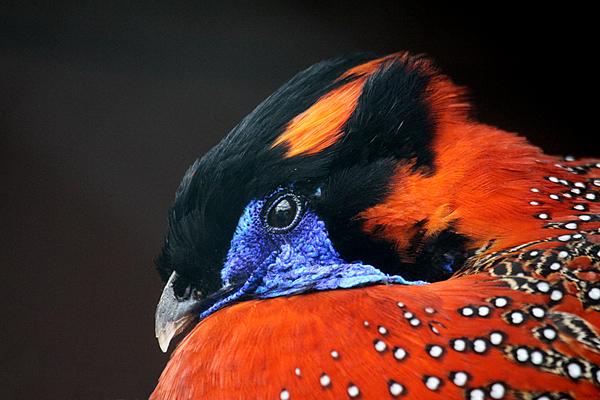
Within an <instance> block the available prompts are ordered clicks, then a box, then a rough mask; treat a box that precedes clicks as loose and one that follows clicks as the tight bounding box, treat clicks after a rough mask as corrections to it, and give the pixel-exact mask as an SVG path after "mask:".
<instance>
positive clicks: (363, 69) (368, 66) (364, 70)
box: [339, 53, 408, 79]
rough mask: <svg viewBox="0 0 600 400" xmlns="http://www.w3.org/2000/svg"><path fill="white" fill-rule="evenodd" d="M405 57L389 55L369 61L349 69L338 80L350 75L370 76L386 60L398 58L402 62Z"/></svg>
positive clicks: (401, 54) (402, 54) (396, 54)
mask: <svg viewBox="0 0 600 400" xmlns="http://www.w3.org/2000/svg"><path fill="white" fill-rule="evenodd" d="M407 57H408V54H407V53H394V54H390V55H389V56H385V57H382V58H378V59H377V60H373V61H369V62H367V63H364V64H360V65H357V66H356V67H354V68H350V69H349V70H348V71H346V72H345V73H344V74H343V75H342V76H340V78H339V79H343V78H347V77H349V76H352V75H356V76H363V75H370V74H372V73H373V72H375V71H376V70H377V69H378V68H379V67H380V66H381V64H383V63H384V62H385V61H387V60H391V59H393V58H400V59H403V60H404V59H406V58H407Z"/></svg>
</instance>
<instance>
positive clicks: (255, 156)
mask: <svg viewBox="0 0 600 400" xmlns="http://www.w3.org/2000/svg"><path fill="white" fill-rule="evenodd" d="M462 95H463V91H462V89H460V88H459V87H457V86H455V85H454V84H452V82H451V81H450V80H449V79H448V78H447V77H445V76H444V75H441V74H440V73H439V72H438V71H437V69H436V68H435V67H434V66H433V65H432V63H431V62H430V61H428V60H426V59H424V58H422V57H413V56H409V55H408V54H404V53H401V54H393V55H390V56H387V57H383V58H377V57H375V56H372V55H366V54H354V55H349V56H343V57H338V58H334V59H331V60H328V61H324V62H321V63H318V64H316V65H314V66H312V67H310V68H308V69H307V70H305V71H303V72H301V73H299V74H298V75H296V76H295V77H294V78H293V79H291V80H290V81H289V82H288V83H286V84H285V85H283V86H282V87H281V88H280V89H279V90H277V91H276V92H275V93H274V94H273V95H271V96H270V97H269V98H267V99H266V100H265V101H264V102H263V103H262V104H260V105H259V106H258V107H257V108H256V109H255V110H254V111H253V112H252V113H251V114H249V115H248V116H247V117H246V118H244V119H243V120H242V121H241V123H240V124H239V125H238V126H236V127H235V128H234V129H233V130H232V131H231V132H230V133H229V135H227V137H225V138H224V139H223V141H222V142H221V143H219V144H218V145H217V146H216V147H214V148H213V149H212V150H210V151H209V152H208V153H206V155H205V156H204V157H203V158H202V159H200V160H199V161H196V162H195V163H194V165H192V167H191V168H190V169H189V170H188V171H187V173H186V174H185V177H184V179H183V182H182V183H181V185H180V187H179V189H178V190H177V193H176V198H175V202H174V203H173V205H172V206H171V208H170V210H169V216H168V223H169V225H168V230H167V235H166V238H165V244H164V247H163V250H162V253H161V254H160V256H159V257H158V259H157V260H156V265H157V269H158V272H159V273H160V276H161V278H162V279H163V281H165V282H166V286H165V289H164V291H163V294H162V296H161V300H160V302H159V305H158V308H157V313H156V334H157V337H158V338H159V342H160V345H161V348H162V349H163V351H166V349H167V347H168V344H169V342H170V340H171V338H172V337H173V336H174V335H175V334H177V333H179V332H181V331H182V330H183V329H184V328H185V326H187V325H188V324H189V323H190V322H198V321H200V320H202V319H203V318H206V317H208V316H209V315H211V314H212V313H215V312H217V311H218V310H219V309H221V308H223V307H226V306H227V305H229V304H232V303H234V302H239V301H244V300H248V299H268V298H272V297H277V296H289V295H296V294H299V293H305V292H307V291H318V290H331V289H340V288H352V287H356V286H363V285H372V284H425V283H430V282H435V281H439V280H444V279H447V278H449V277H450V276H451V275H452V274H453V273H455V272H456V270H457V269H459V268H460V267H461V266H462V264H463V263H464V260H465V259H466V257H467V256H468V253H469V251H471V249H473V248H474V247H476V246H475V245H474V243H479V242H480V241H481V240H482V238H481V237H480V236H481V235H479V236H478V233H477V229H475V228H473V229H470V230H469V229H462V226H461V221H462V220H463V218H462V217H464V216H463V215H461V214H460V212H459V208H460V207H458V206H457V205H456V204H455V202H454V200H453V193H454V192H455V189H454V188H455V186H456V185H457V184H458V180H459V176H464V175H466V172H465V171H463V170H461V167H460V166H461V165H464V164H465V163H466V162H467V161H465V159H466V158H468V157H466V156H465V155H464V154H460V151H459V150H457V151H456V152H455V153H456V155H455V156H454V158H456V160H446V161H444V160H440V158H439V157H438V153H439V152H440V149H441V148H448V147H451V148H455V147H456V146H459V147H460V146H461V145H460V143H461V140H463V141H464V140H466V139H465V138H468V137H470V136H469V135H470V133H469V132H470V131H471V130H472V129H471V130H470V129H469V128H468V127H469V122H468V117H467V106H466V105H465V102H464V101H463V99H462ZM450 136H456V137H458V138H459V139H458V141H457V140H454V139H452V140H448V137H450ZM471 136H473V137H476V136H475V135H471ZM511 138H512V136H511ZM513 139H514V138H513ZM513 139H511V140H513ZM474 140H475V139H474ZM484 140H485V141H488V142H490V141H491V142H493V141H494V140H493V139H491V138H490V137H488V138H485V139H484ZM454 142H458V143H459V145H454V144H452V143H454ZM462 146H467V145H465V144H462ZM483 147H485V146H483ZM446 153H447V154H451V153H452V151H446ZM444 162H445V163H446V164H444ZM452 163H454V165H457V167H456V168H457V169H456V170H454V169H453V168H450V167H447V166H446V165H450V164H452ZM475 169H477V167H476V166H475ZM480 173H481V171H480ZM436 182H437V183H436ZM432 185H435V188H433V186H432ZM418 188H422V189H419V190H417V189H418ZM402 196H412V199H413V200H412V201H405V202H404V203H403V204H400V205H398V201H403V200H401V199H402ZM467 198H468V196H467ZM391 202H396V203H394V204H393V207H392V205H391V204H392V203H391ZM461 229H462V230H461Z"/></svg>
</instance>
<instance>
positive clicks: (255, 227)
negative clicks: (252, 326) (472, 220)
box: [200, 200, 427, 319]
mask: <svg viewBox="0 0 600 400" xmlns="http://www.w3.org/2000/svg"><path fill="white" fill-rule="evenodd" d="M265 204H267V201H266V200H254V201H252V202H250V204H249V205H248V206H247V207H246V209H245V211H244V214H243V215H242V217H241V218H240V220H239V223H238V226H237V228H236V231H235V234H234V237H233V239H232V241H231V246H230V248H229V251H228V253H227V257H226V261H225V264H224V267H223V269H222V271H221V278H222V280H223V285H224V287H227V286H234V287H235V286H238V287H239V289H238V290H237V291H235V293H233V294H232V295H230V296H228V297H226V298H224V299H221V300H220V301H218V302H217V303H215V304H214V305H212V306H211V307H210V308H208V309H207V310H206V311H204V312H203V313H201V314H200V319H203V318H205V317H206V316H208V315H210V314H212V313H213V312H215V311H216V310H218V309H219V308H221V307H223V306H224V305H226V304H229V303H231V302H233V301H236V300H238V299H240V298H242V297H245V296H250V297H252V298H261V299H267V298H272V297H279V296H285V295H293V294H299V293H302V292H306V291H317V290H329V289H337V288H351V287H355V286H359V285H365V284H373V283H384V284H403V285H422V284H426V283H427V282H424V281H407V280H405V279H404V278H402V277H401V276H398V275H387V274H384V273H383V272H381V271H380V270H379V269H377V268H375V267H373V266H371V265H366V264H363V263H361V262H355V263H347V262H346V261H344V260H343V259H342V258H341V257H340V255H339V254H338V253H337V252H336V251H335V249H334V248H333V245H332V243H331V241H330V240H329V235H328V232H327V229H326V228H325V223H324V222H323V221H322V220H320V219H319V218H318V217H317V216H316V215H315V214H314V213H313V212H311V211H310V210H306V211H304V213H303V215H301V216H300V218H301V219H300V221H299V223H298V224H297V225H296V226H295V227H294V228H293V229H291V230H290V231H289V232H286V233H279V232H273V230H272V229H269V227H268V225H267V222H266V221H265V219H264V217H263V215H262V209H263V207H264V206H265Z"/></svg>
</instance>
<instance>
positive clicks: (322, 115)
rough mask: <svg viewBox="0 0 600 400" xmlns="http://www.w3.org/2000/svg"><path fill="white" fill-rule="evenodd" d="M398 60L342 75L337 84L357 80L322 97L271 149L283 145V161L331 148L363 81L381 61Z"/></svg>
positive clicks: (358, 94) (360, 91)
mask: <svg viewBox="0 0 600 400" xmlns="http://www.w3.org/2000/svg"><path fill="white" fill-rule="evenodd" d="M399 56H400V55H398V54H392V55H390V56H387V57H383V58H380V59H377V60H373V61H369V62H367V63H364V64H361V65H359V66H356V67H354V68H351V69H349V70H348V71H346V72H345V73H344V74H343V75H342V76H340V77H339V78H338V81H339V80H341V79H344V78H348V77H351V76H353V75H354V76H357V78H356V79H355V80H353V81H351V82H348V83H346V84H344V85H342V86H340V87H339V88H337V89H334V90H332V91H331V92H329V93H327V94H326V95H324V96H322V97H321V98H320V99H319V100H318V101H317V102H316V103H315V104H313V105H312V106H311V107H310V108H309V109H308V110H306V111H304V112H303V113H302V114H299V115H298V116H296V117H295V118H294V119H292V121H291V122H290V123H289V125H288V126H287V128H286V130H285V131H284V132H283V133H282V134H281V135H279V137H278V138H277V140H276V141H275V143H273V146H271V148H273V147H275V146H278V145H281V144H285V145H286V147H287V152H286V154H285V157H286V158H287V157H293V156H296V155H299V154H306V155H310V154H316V153H319V152H321V151H323V150H325V149H326V148H328V147H329V146H332V145H333V144H335V143H336V142H337V141H338V140H339V139H340V138H341V137H342V133H343V132H342V127H343V126H344V124H345V123H346V121H347V120H348V118H350V116H351V115H352V113H353V112H354V110H355V109H356V104H357V103H358V98H359V97H360V95H361V93H362V87H363V84H364V82H365V80H366V79H367V77H368V76H369V75H371V74H372V73H373V72H375V71H376V70H377V69H378V68H379V67H380V66H381V64H382V63H383V62H384V61H386V60H389V59H391V58H396V57H399Z"/></svg>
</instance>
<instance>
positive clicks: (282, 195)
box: [262, 191, 304, 234]
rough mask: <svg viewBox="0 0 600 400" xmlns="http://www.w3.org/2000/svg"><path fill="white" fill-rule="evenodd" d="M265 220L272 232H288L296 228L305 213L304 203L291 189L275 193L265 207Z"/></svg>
mask: <svg viewBox="0 0 600 400" xmlns="http://www.w3.org/2000/svg"><path fill="white" fill-rule="evenodd" d="M262 214H263V221H264V223H265V226H266V227H267V230H268V231H269V232H271V233H279V234H281V233H288V232H290V231H291V230H292V229H294V228H295V227H296V226H297V225H298V223H300V220H301V219H302V215H303V214H304V204H303V202H302V201H301V200H300V198H299V197H298V196H296V195H295V194H294V193H292V192H289V191H283V192H279V193H275V194H274V195H273V196H272V197H271V198H270V199H269V200H268V201H267V203H266V204H265V206H264V207H263V212H262Z"/></svg>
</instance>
